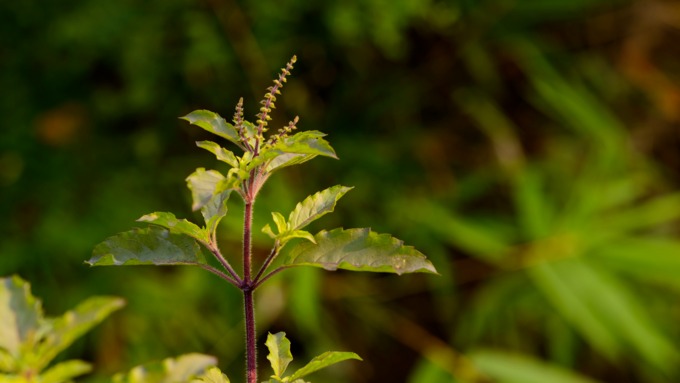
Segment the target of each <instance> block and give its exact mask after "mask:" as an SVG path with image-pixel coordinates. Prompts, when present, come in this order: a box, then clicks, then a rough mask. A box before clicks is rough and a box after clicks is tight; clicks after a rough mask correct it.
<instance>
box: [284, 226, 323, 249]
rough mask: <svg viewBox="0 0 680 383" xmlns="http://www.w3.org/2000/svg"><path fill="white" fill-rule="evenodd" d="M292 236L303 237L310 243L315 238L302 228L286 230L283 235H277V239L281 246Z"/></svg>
mask: <svg viewBox="0 0 680 383" xmlns="http://www.w3.org/2000/svg"><path fill="white" fill-rule="evenodd" d="M293 238H304V239H306V240H308V241H309V242H311V243H316V239H315V238H314V236H313V235H312V233H310V232H308V231H304V230H293V231H287V232H285V233H284V234H283V235H281V236H279V241H281V245H282V246H283V245H284V244H285V243H286V242H288V241H290V240H291V239H293Z"/></svg>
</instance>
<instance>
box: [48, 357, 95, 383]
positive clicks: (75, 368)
mask: <svg viewBox="0 0 680 383" xmlns="http://www.w3.org/2000/svg"><path fill="white" fill-rule="evenodd" d="M90 371H92V366H91V365H90V364H89V363H86V362H83V361H82V360H69V361H66V362H62V363H59V364H57V365H55V366H52V367H50V368H49V369H48V370H47V371H45V372H43V373H42V374H40V383H63V382H69V381H70V380H71V379H73V378H75V377H76V376H80V375H83V374H87V373H88V372H90Z"/></svg>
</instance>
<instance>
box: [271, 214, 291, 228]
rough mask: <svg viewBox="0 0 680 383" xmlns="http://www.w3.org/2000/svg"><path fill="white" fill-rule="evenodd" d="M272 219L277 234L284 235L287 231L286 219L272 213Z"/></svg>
mask: <svg viewBox="0 0 680 383" xmlns="http://www.w3.org/2000/svg"><path fill="white" fill-rule="evenodd" d="M272 219H274V223H275V224H276V229H277V230H278V232H279V234H280V233H284V232H286V231H287V229H288V225H287V224H286V218H284V217H283V215H281V213H279V212H276V211H275V212H272Z"/></svg>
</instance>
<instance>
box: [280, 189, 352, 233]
mask: <svg viewBox="0 0 680 383" xmlns="http://www.w3.org/2000/svg"><path fill="white" fill-rule="evenodd" d="M350 190H352V188H351V187H346V186H342V185H336V186H332V187H330V188H328V189H326V190H323V191H320V192H318V193H315V194H313V195H310V196H309V197H307V198H305V199H304V201H302V202H300V203H298V204H297V206H295V209H293V211H292V212H291V213H290V216H289V217H288V224H289V229H290V230H297V229H302V228H303V227H305V226H307V225H308V224H310V223H311V222H313V221H315V220H317V219H319V218H320V217H322V216H323V215H325V214H328V213H330V212H332V211H333V209H334V208H335V204H336V203H337V202H338V200H339V199H340V198H341V197H342V196H343V195H345V193H347V192H348V191H350Z"/></svg>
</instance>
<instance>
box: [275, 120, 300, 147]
mask: <svg viewBox="0 0 680 383" xmlns="http://www.w3.org/2000/svg"><path fill="white" fill-rule="evenodd" d="M298 121H300V118H299V117H298V116H295V118H294V119H293V121H290V122H289V123H288V125H287V126H284V127H283V128H281V129H279V131H278V133H277V134H276V135H272V136H271V137H270V138H269V142H268V144H269V145H270V146H273V145H274V144H276V143H277V142H278V141H279V140H282V139H284V138H286V137H288V134H289V133H290V132H292V131H293V130H295V129H297V126H296V125H297V123H298Z"/></svg>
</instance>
